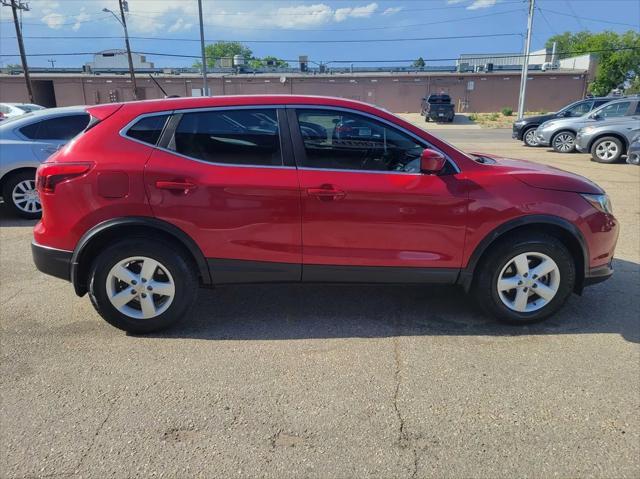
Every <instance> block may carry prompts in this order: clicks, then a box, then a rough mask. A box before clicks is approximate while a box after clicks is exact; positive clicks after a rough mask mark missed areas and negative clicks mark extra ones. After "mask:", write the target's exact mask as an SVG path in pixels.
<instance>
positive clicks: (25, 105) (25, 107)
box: [16, 103, 44, 113]
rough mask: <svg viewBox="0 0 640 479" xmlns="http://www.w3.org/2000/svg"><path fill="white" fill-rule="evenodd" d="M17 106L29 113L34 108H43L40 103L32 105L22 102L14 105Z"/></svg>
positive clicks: (34, 109)
mask: <svg viewBox="0 0 640 479" xmlns="http://www.w3.org/2000/svg"><path fill="white" fill-rule="evenodd" d="M16 106H17V107H18V108H20V109H21V110H22V111H26V112H27V113H30V112H32V111H36V110H44V107H43V106H40V105H34V104H32V103H24V104H22V105H16Z"/></svg>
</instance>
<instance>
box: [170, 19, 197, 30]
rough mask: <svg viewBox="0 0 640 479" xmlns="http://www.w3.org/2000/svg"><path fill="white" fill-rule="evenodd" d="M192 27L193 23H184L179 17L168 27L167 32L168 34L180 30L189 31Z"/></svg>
mask: <svg viewBox="0 0 640 479" xmlns="http://www.w3.org/2000/svg"><path fill="white" fill-rule="evenodd" d="M192 26H193V23H187V22H185V21H184V18H182V17H180V18H178V19H177V20H176V22H175V23H174V24H173V25H171V26H170V27H169V29H168V30H167V31H168V32H170V33H173V32H178V31H180V30H189V29H190V28H191V27H192Z"/></svg>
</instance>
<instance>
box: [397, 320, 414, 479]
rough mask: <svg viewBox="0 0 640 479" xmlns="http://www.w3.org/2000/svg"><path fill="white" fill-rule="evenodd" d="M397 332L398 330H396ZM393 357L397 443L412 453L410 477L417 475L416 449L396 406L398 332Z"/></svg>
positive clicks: (398, 353)
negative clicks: (397, 425)
mask: <svg viewBox="0 0 640 479" xmlns="http://www.w3.org/2000/svg"><path fill="white" fill-rule="evenodd" d="M397 333H399V331H397ZM393 358H394V364H395V368H394V375H393V376H394V381H395V386H396V387H395V390H394V392H393V409H394V411H395V413H396V417H397V419H398V424H399V428H398V445H399V446H400V448H401V449H411V452H412V454H413V471H412V472H411V476H409V477H411V478H415V477H417V475H418V451H417V450H416V448H415V446H412V444H411V439H410V438H409V435H408V434H407V431H406V429H405V420H404V417H403V416H402V413H401V412H400V408H399V407H398V396H399V394H400V383H401V379H402V378H401V369H402V363H401V361H400V341H399V334H396V335H395V336H394V337H393Z"/></svg>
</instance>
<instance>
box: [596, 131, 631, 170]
mask: <svg viewBox="0 0 640 479" xmlns="http://www.w3.org/2000/svg"><path fill="white" fill-rule="evenodd" d="M607 142H609V143H612V144H613V145H615V148H616V152H615V154H613V155H612V156H611V157H607V156H606V154H603V152H599V151H598V147H600V146H605V145H606V144H607ZM613 145H612V146H613ZM624 153H625V151H624V145H623V144H622V142H621V141H620V140H619V139H618V138H616V137H614V136H605V137H602V138H598V139H597V140H596V141H594V142H593V145H591V159H592V160H593V161H595V162H598V163H606V164H609V163H617V162H618V161H620V158H622V155H623V154H624ZM598 155H600V156H598Z"/></svg>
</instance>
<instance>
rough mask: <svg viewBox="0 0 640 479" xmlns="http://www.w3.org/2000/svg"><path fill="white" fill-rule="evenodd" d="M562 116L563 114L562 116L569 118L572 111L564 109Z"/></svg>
mask: <svg viewBox="0 0 640 479" xmlns="http://www.w3.org/2000/svg"><path fill="white" fill-rule="evenodd" d="M560 116H561V117H565V118H567V117H569V116H571V112H570V111H568V110H567V111H563V112H562V113H561V114H560Z"/></svg>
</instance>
